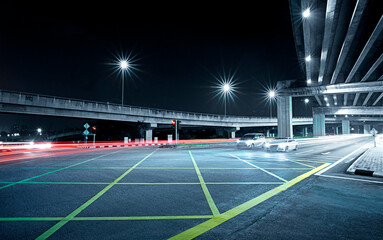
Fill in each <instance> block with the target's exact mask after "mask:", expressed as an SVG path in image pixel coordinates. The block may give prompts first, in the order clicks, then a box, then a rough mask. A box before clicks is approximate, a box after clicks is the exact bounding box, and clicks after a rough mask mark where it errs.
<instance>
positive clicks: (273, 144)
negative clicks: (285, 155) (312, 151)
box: [263, 138, 298, 152]
mask: <svg viewBox="0 0 383 240" xmlns="http://www.w3.org/2000/svg"><path fill="white" fill-rule="evenodd" d="M263 149H265V150H267V151H281V152H288V151H291V150H295V151H296V150H297V149H298V142H297V141H296V140H295V139H293V138H276V139H274V140H271V141H268V142H265V144H264V145H263Z"/></svg>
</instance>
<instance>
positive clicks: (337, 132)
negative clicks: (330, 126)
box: [335, 127, 339, 135]
mask: <svg viewBox="0 0 383 240" xmlns="http://www.w3.org/2000/svg"><path fill="white" fill-rule="evenodd" d="M335 135H339V127H335Z"/></svg>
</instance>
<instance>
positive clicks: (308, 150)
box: [295, 150, 314, 154]
mask: <svg viewBox="0 0 383 240" xmlns="http://www.w3.org/2000/svg"><path fill="white" fill-rule="evenodd" d="M313 151H314V150H307V151H304V152H297V153H295V154H304V153H308V152H313Z"/></svg>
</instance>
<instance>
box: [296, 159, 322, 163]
mask: <svg viewBox="0 0 383 240" xmlns="http://www.w3.org/2000/svg"><path fill="white" fill-rule="evenodd" d="M295 161H299V162H312V163H319V164H320V163H322V164H323V163H326V162H321V161H314V160H300V159H298V160H295Z"/></svg>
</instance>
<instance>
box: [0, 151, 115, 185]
mask: <svg viewBox="0 0 383 240" xmlns="http://www.w3.org/2000/svg"><path fill="white" fill-rule="evenodd" d="M120 151H122V150H118V151H115V152H112V153H108V154H104V155H101V156H98V157H95V158H91V159H88V160H85V161H82V162H79V163H76V164H72V165H70V166H67V167H62V168H59V169H56V170H53V171H50V172H46V173H43V174H40V175H37V176H34V177H30V178H26V179H23V180H20V181H18V182H14V183H10V184H7V185H5V186H2V187H0V189H4V188H7V187H10V186H13V185H16V184H19V183H23V182H26V181H29V180H32V179H35V178H39V177H42V176H45V175H48V174H51V173H55V172H58V171H61V170H65V169H68V168H71V167H74V166H77V165H80V164H83V163H86V162H90V161H93V160H95V159H98V158H101V157H105V156H108V155H112V154H114V153H117V152H120Z"/></svg>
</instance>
